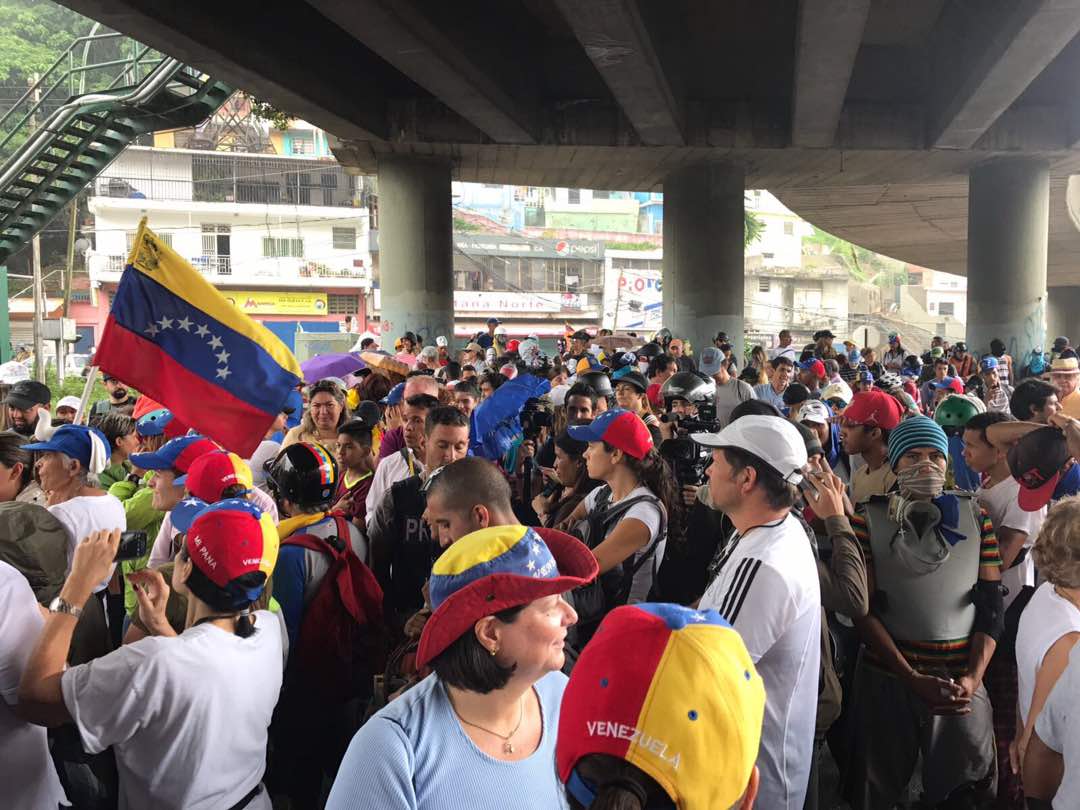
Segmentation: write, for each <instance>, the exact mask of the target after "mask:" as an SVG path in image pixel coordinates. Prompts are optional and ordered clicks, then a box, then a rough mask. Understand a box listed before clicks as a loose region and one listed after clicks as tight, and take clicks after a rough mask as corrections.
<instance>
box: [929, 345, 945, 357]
mask: <svg viewBox="0 0 1080 810" xmlns="http://www.w3.org/2000/svg"><path fill="white" fill-rule="evenodd" d="M930 356H931V357H933V358H934V359H935V360H937V359H938V358H939V357H944V356H945V349H944V348H942V347H941V346H935V347H934V348H932V349H931V350H930Z"/></svg>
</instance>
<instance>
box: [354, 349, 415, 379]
mask: <svg viewBox="0 0 1080 810" xmlns="http://www.w3.org/2000/svg"><path fill="white" fill-rule="evenodd" d="M360 359H361V360H363V361H364V362H365V363H367V365H368V368H370V369H372V370H373V371H391V372H393V373H394V374H400V375H401V376H402V377H405V376H408V374H409V371H411V369H410V368H409V367H408V365H406V364H405V363H402V362H401V361H400V360H398V359H397V358H394V357H391V356H390V355H388V354H383V353H382V352H363V353H362V354H361V355H360Z"/></svg>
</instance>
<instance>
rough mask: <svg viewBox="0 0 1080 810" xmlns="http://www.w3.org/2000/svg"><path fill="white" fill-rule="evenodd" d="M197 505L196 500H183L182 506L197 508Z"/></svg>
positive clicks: (197, 501) (197, 500)
mask: <svg viewBox="0 0 1080 810" xmlns="http://www.w3.org/2000/svg"><path fill="white" fill-rule="evenodd" d="M198 505H199V499H198V498H185V499H184V506H198Z"/></svg>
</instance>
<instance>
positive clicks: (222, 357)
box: [214, 349, 229, 363]
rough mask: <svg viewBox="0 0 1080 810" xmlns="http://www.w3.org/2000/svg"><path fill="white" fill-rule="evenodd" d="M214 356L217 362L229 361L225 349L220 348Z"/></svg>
mask: <svg viewBox="0 0 1080 810" xmlns="http://www.w3.org/2000/svg"><path fill="white" fill-rule="evenodd" d="M214 356H215V357H217V361H218V362H219V363H228V362H229V353H228V352H227V351H225V350H224V349H222V350H221V351H220V352H218V353H217V354H216V355H214Z"/></svg>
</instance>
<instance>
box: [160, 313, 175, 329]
mask: <svg viewBox="0 0 1080 810" xmlns="http://www.w3.org/2000/svg"><path fill="white" fill-rule="evenodd" d="M158 323H159V324H161V328H162V329H168V328H169V327H171V326H172V318H166V317H165V316H164V315H162V316H161V320H160V321H158Z"/></svg>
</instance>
